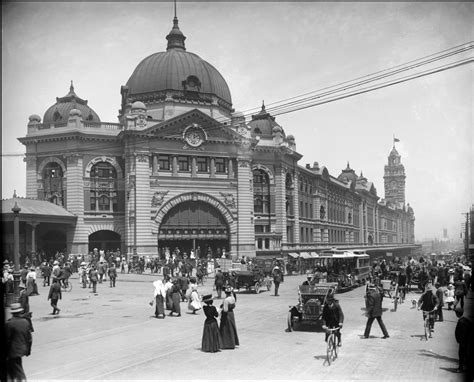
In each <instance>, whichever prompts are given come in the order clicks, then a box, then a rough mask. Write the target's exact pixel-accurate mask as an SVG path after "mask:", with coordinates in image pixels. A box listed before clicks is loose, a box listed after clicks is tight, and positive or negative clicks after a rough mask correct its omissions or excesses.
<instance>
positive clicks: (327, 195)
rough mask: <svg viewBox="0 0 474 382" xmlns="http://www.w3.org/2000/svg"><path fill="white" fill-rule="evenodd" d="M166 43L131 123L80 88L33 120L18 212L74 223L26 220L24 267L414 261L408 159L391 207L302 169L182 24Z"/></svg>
mask: <svg viewBox="0 0 474 382" xmlns="http://www.w3.org/2000/svg"><path fill="white" fill-rule="evenodd" d="M166 40H167V46H166V51H163V52H158V53H154V54H151V55H150V56H148V57H146V58H144V59H143V60H142V61H141V62H140V63H139V64H138V66H137V67H136V68H135V70H134V71H133V73H132V74H131V76H130V78H129V79H128V81H127V82H126V84H125V85H123V86H122V87H121V89H120V92H121V105H120V110H119V116H118V122H117V123H109V122H103V121H101V120H100V118H99V115H98V114H97V113H96V112H95V111H94V110H93V109H92V108H91V106H90V105H88V102H87V101H86V100H84V99H82V98H80V97H79V96H78V95H77V94H76V90H75V89H74V87H73V84H72V83H71V85H70V90H69V93H68V94H67V95H66V96H64V97H61V98H57V99H56V103H55V104H54V105H52V106H51V107H50V108H48V109H47V110H46V112H45V113H44V114H43V119H42V120H41V118H40V116H39V115H37V114H34V115H31V116H30V118H29V123H28V127H27V134H26V136H25V137H22V138H19V140H20V142H22V143H23V144H24V145H25V147H26V158H25V161H26V165H27V170H26V178H27V189H26V198H18V197H15V198H14V201H15V202H17V205H18V206H19V207H20V208H22V205H23V206H24V208H26V204H27V203H26V202H27V201H32V200H35V201H36V202H42V203H43V206H44V208H45V210H46V211H47V209H48V207H47V206H48V204H49V205H51V203H52V204H54V205H56V207H60V208H61V209H62V211H63V212H64V219H65V220H64V219H63V221H61V220H60V219H56V220H54V219H49V220H45V218H44V216H45V215H41V216H39V217H38V216H34V211H33V213H32V215H31V216H30V218H29V220H28V219H27V218H26V215H22V214H21V213H20V215H22V219H23V220H20V222H21V230H22V234H21V238H20V252H21V253H22V254H24V253H28V252H35V251H37V252H41V251H43V253H44V252H47V253H45V254H46V255H47V256H51V255H53V254H54V252H55V251H65V252H66V253H70V254H87V253H90V252H91V251H92V250H93V249H94V248H97V249H99V250H113V251H116V250H117V249H119V250H120V251H121V253H122V254H124V255H126V256H128V257H130V256H132V255H138V256H150V257H152V256H160V257H162V258H163V257H164V254H165V248H169V250H170V251H173V250H174V249H175V248H179V249H180V251H181V252H186V253H187V254H189V253H190V252H191V250H194V253H195V254H196V255H197V256H198V257H207V256H208V255H211V256H212V257H222V256H223V255H224V256H227V257H230V256H232V257H233V258H234V259H235V258H236V257H239V258H240V257H242V256H245V257H247V256H248V257H255V256H258V257H265V258H270V259H271V258H275V257H276V258H283V259H285V260H291V259H292V258H293V257H298V255H301V254H303V253H306V254H307V255H308V256H311V253H312V252H317V251H319V250H321V249H324V248H331V247H335V246H336V247H340V248H369V249H370V248H373V249H374V250H375V249H378V250H380V251H383V252H384V253H385V251H387V250H389V249H387V248H389V247H390V248H392V247H393V248H394V249H393V248H392V249H390V250H391V251H395V250H399V251H400V253H402V252H403V253H404V254H407V253H410V251H411V250H412V248H413V245H412V244H413V243H414V214H413V210H412V209H411V208H407V207H406V206H405V201H404V195H405V194H404V187H405V175H404V169H403V166H401V163H400V157H399V156H395V159H393V158H394V156H393V155H392V154H390V155H391V156H390V158H389V163H388V165H387V166H386V176H385V177H384V178H385V184H386V185H390V187H392V188H393V189H395V188H396V190H397V192H395V191H390V192H389V193H386V195H387V197H386V199H385V200H383V199H380V198H379V197H378V196H377V192H376V189H375V187H374V185H373V183H371V182H368V181H367V179H365V178H364V177H363V176H362V174H361V175H360V176H357V175H356V174H355V172H354V170H352V169H351V168H350V167H349V164H347V168H346V169H345V170H343V171H342V173H341V175H339V176H338V177H334V176H331V175H330V174H329V172H328V170H327V169H326V168H325V167H324V166H319V164H318V163H316V162H315V163H314V165H313V166H310V165H306V166H300V165H298V161H300V159H301V158H302V155H301V154H299V153H298V152H297V150H296V140H295V137H294V136H292V135H287V134H286V133H285V131H284V129H283V127H282V126H280V125H279V124H278V123H277V121H276V120H275V117H273V116H272V115H271V114H270V113H268V112H267V111H266V109H265V105H264V104H262V108H261V111H260V112H258V113H257V114H255V115H253V116H252V117H251V120H249V121H246V118H245V116H244V115H243V113H241V112H238V111H235V110H234V108H233V104H232V97H231V93H230V90H229V86H228V84H227V82H226V81H225V79H224V77H223V76H222V75H221V74H220V73H219V71H218V70H217V69H216V68H215V67H214V66H212V65H211V64H210V63H208V62H207V61H205V60H203V59H202V58H200V57H199V56H198V55H196V54H194V53H191V52H188V51H187V50H186V46H185V40H186V37H185V36H184V34H183V33H182V32H181V30H180V28H179V25H178V19H177V18H176V17H175V18H174V20H173V26H172V29H171V31H170V33H169V34H168V35H167V36H166ZM393 150H395V147H394V148H393ZM395 152H396V150H395ZM392 153H393V151H392ZM397 154H398V153H397ZM394 166H396V168H394ZM400 166H401V167H400ZM402 172H403V173H402ZM402 188H403V190H402ZM402 191H403V192H402ZM392 199H393V200H392ZM12 200H13V199H12ZM4 211H5V209H4ZM7 211H8V213H5V212H4V216H5V217H6V218H7V220H8V219H10V218H12V216H13V215H12V214H10V213H9V211H10V209H7ZM55 211H56V210H55ZM7 215H8V216H7ZM10 234H11V232H7V233H6V237H7V244H6V247H5V250H6V253H10V252H11V250H10V249H11V235H10ZM51 252H53V253H51Z"/></svg>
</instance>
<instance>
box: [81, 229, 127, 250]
mask: <svg viewBox="0 0 474 382" xmlns="http://www.w3.org/2000/svg"><path fill="white" fill-rule="evenodd" d="M120 239H121V237H120V235H119V234H118V233H116V232H114V231H108V230H101V231H96V232H94V233H91V234H90V235H89V252H93V250H94V248H97V249H98V250H103V251H113V252H115V251H116V250H117V249H120V245H121V244H120Z"/></svg>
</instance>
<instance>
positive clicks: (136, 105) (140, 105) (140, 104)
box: [132, 101, 146, 110]
mask: <svg viewBox="0 0 474 382" xmlns="http://www.w3.org/2000/svg"><path fill="white" fill-rule="evenodd" d="M132 110H146V106H145V104H144V103H143V102H140V101H135V102H134V103H133V104H132Z"/></svg>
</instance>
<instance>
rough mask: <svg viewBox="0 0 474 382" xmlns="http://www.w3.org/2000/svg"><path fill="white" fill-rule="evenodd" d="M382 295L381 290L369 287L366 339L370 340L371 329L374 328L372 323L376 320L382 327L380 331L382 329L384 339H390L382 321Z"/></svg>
mask: <svg viewBox="0 0 474 382" xmlns="http://www.w3.org/2000/svg"><path fill="white" fill-rule="evenodd" d="M382 299H383V297H382V294H381V292H380V289H379V288H377V287H376V286H375V285H373V284H371V285H369V288H368V290H367V294H366V307H367V316H368V319H367V324H366V325H365V332H364V337H365V338H369V334H370V328H371V327H372V323H373V322H374V320H375V319H377V322H378V323H379V325H380V329H382V333H383V338H389V337H390V336H389V335H388V332H387V328H385V324H384V323H383V321H382Z"/></svg>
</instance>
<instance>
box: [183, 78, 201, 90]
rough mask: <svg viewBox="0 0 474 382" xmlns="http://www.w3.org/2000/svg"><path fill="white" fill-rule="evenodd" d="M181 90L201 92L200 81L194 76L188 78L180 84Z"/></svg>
mask: <svg viewBox="0 0 474 382" xmlns="http://www.w3.org/2000/svg"><path fill="white" fill-rule="evenodd" d="M182 84H183V89H184V90H185V91H195V92H198V91H200V90H201V81H199V78H197V77H196V76H189V77H188V78H186V80H184V81H183V82H182Z"/></svg>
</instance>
